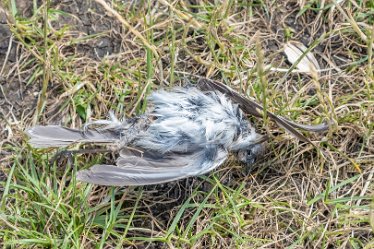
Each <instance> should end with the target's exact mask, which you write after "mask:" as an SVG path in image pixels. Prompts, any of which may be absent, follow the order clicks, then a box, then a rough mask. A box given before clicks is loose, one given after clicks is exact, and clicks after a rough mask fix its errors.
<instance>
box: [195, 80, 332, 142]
mask: <svg viewBox="0 0 374 249" xmlns="http://www.w3.org/2000/svg"><path fill="white" fill-rule="evenodd" d="M197 86H198V88H199V89H200V90H202V91H219V92H221V93H224V94H226V95H227V96H228V97H229V98H230V99H231V100H232V101H233V102H235V103H237V104H238V105H239V106H240V108H241V109H242V110H243V112H244V113H246V114H250V115H253V116H255V117H257V118H263V116H264V114H263V111H264V108H263V107H262V106H261V105H259V104H258V103H256V102H255V101H253V100H251V99H249V98H246V97H243V96H242V95H240V94H239V93H237V92H236V91H234V90H233V89H231V88H230V87H228V86H227V85H225V84H222V83H220V82H218V81H213V80H208V79H200V80H198V82H197ZM267 116H268V117H269V118H270V119H271V120H273V121H275V122H276V123H277V124H278V125H280V126H282V127H283V128H284V129H286V130H287V131H288V132H289V133H291V134H292V135H294V136H295V137H296V138H298V139H299V140H301V141H303V142H307V143H311V144H313V143H312V142H311V141H310V140H309V139H308V138H307V137H305V136H304V135H303V134H301V133H300V132H299V131H298V130H296V128H299V129H303V130H306V131H311V132H322V131H326V130H328V129H329V124H328V123H322V124H319V125H303V124H298V123H295V122H293V121H291V120H288V119H286V118H284V117H282V116H280V115H276V114H274V113H272V112H269V111H267Z"/></svg>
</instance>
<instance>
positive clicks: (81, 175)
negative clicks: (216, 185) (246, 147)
mask: <svg viewBox="0 0 374 249" xmlns="http://www.w3.org/2000/svg"><path fill="white" fill-rule="evenodd" d="M226 158H227V151H225V150H224V149H220V148H217V147H210V148H206V149H204V150H201V151H196V152H193V153H188V154H175V153H174V154H172V153H170V154H165V155H162V156H161V155H156V154H150V153H144V154H143V155H140V154H138V153H133V152H131V151H128V150H122V151H121V155H120V157H119V158H118V160H117V166H115V165H94V166H92V167H91V168H90V169H88V170H81V171H79V172H78V174H77V179H78V180H80V181H83V182H88V183H93V184H98V185H107V186H139V185H152V184H160V183H165V182H170V181H175V180H179V179H182V178H187V177H191V176H198V175H202V174H205V173H207V172H209V171H211V170H213V169H214V168H216V167H218V166H219V165H221V164H222V163H223V162H224V161H225V160H226Z"/></svg>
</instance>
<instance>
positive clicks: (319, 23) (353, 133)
mask: <svg viewBox="0 0 374 249" xmlns="http://www.w3.org/2000/svg"><path fill="white" fill-rule="evenodd" d="M113 2H114V5H110V3H109V2H108V1H103V0H96V1H73V0H72V1H66V2H64V1H44V2H43V5H40V3H38V1H32V2H30V4H27V1H13V0H7V1H5V2H4V7H3V8H2V10H0V13H1V14H3V13H6V14H7V18H5V15H4V18H2V19H1V20H0V21H1V23H2V24H0V25H1V30H0V31H2V33H4V34H5V35H4V36H2V37H0V62H1V63H2V64H1V65H0V70H1V71H0V120H1V122H0V131H1V133H0V137H1V139H0V149H1V150H0V171H2V173H1V175H0V177H1V178H2V179H3V182H0V192H3V194H2V200H1V203H0V226H1V227H2V229H1V230H0V234H1V236H2V242H3V243H4V245H8V246H11V247H15V248H20V247H27V248H29V247H32V248H37V247H58V248H63V247H66V248H71V247H77V248H78V247H81V248H93V247H99V248H112V247H117V248H121V247H122V246H124V247H136V248H144V247H148V248H166V247H170V248H205V247H217V248H236V247H238V248H285V247H289V248H373V247H374V239H373V232H372V229H373V222H374V221H373V220H374V218H373V194H374V188H373V179H372V178H373V173H374V167H373V160H374V153H373V152H374V146H373V134H372V133H373V128H374V127H373V122H374V115H373V112H374V102H373V96H374V84H373V83H374V78H373V40H374V28H373V22H374V18H373V15H374V4H373V3H372V2H370V1H357V2H356V1H350V0H347V1H338V2H340V3H339V4H340V5H336V2H335V1H332V2H330V1H321V2H320V3H317V2H316V1H293V0H288V1H253V2H251V1H249V2H246V1H243V2H242V1H223V2H222V3H219V4H212V3H210V2H209V1H176V2H170V1H166V0H162V1H154V2H153V1H150V2H146V3H143V2H142V1H131V2H130V1H113ZM105 3H106V4H105ZM33 4H34V9H33ZM103 4H104V5H103ZM5 23H6V24H5ZM7 27H9V29H10V31H8V30H7ZM289 40H293V41H298V42H302V43H303V44H304V45H306V46H307V47H313V49H312V50H311V52H312V53H313V54H314V56H315V57H316V58H317V61H318V63H319V65H320V67H321V69H322V72H320V75H319V77H318V78H316V77H311V76H308V75H307V74H299V73H294V72H291V71H287V70H269V68H270V67H272V68H277V69H279V68H281V69H288V68H290V67H291V65H290V64H288V63H287V61H286V57H285V55H284V53H283V52H282V49H283V46H284V44H285V43H286V42H287V41H289ZM257 41H259V42H260V45H261V50H262V52H263V53H264V61H263V65H264V66H263V68H262V69H264V75H259V72H261V71H262V70H257V69H258V67H257V65H258V52H257V53H256V42H257ZM196 77H207V78H212V79H216V80H219V81H222V82H224V83H226V84H229V85H231V86H232V87H233V88H235V89H237V90H238V91H241V92H243V93H245V94H247V95H248V96H251V97H254V98H256V99H257V100H258V102H261V103H264V102H263V96H265V97H266V105H267V107H266V108H267V109H269V110H271V111H273V112H275V113H277V114H281V115H284V116H287V117H290V118H291V119H292V120H295V121H298V122H301V123H320V122H322V121H323V120H325V119H330V120H333V121H334V123H335V124H334V125H333V126H332V127H331V129H330V131H329V132H328V133H327V134H317V135H316V134H307V136H308V137H309V138H310V139H312V140H313V141H315V142H316V144H317V145H318V149H316V148H313V147H312V146H311V145H308V144H303V143H300V142H298V141H296V140H295V139H293V138H292V137H290V136H289V135H287V134H285V133H284V132H283V131H282V129H280V128H279V127H277V126H276V125H275V124H273V123H264V122H263V121H261V120H253V122H254V123H255V125H256V127H257V128H258V130H263V131H265V130H267V131H269V132H271V134H273V136H272V138H273V139H272V141H271V143H270V144H269V146H268V150H267V153H266V154H265V155H264V157H263V159H262V160H260V161H259V162H257V163H256V164H255V165H253V167H252V168H251V169H245V168H243V167H242V166H241V165H238V163H237V162H236V161H235V160H230V161H229V162H228V163H227V164H226V165H225V166H223V167H221V168H219V169H218V170H217V171H216V172H213V173H212V174H210V175H209V176H206V177H201V178H192V179H186V180H182V181H179V182H173V183H170V184H163V185H158V186H149V187H144V188H125V189H118V188H103V187H98V186H89V185H86V184H82V183H77V182H75V180H74V175H75V172H76V169H77V168H82V167H89V166H90V165H92V164H94V163H95V162H97V161H103V160H107V161H110V160H112V158H111V155H98V156H97V155H94V156H92V155H91V156H75V157H73V158H67V159H62V160H60V162H59V163H58V164H50V163H49V157H51V156H53V152H51V153H49V154H46V152H45V151H43V152H41V151H33V150H31V148H30V147H28V146H27V143H26V138H25V136H24V133H23V131H24V129H25V127H29V126H31V125H33V124H35V123H41V124H47V123H48V124H63V125H66V126H70V127H80V126H82V124H83V123H85V122H86V121H87V120H88V119H93V118H104V117H106V115H107V113H108V111H109V110H114V111H115V112H116V114H117V115H118V116H124V115H126V116H131V115H135V114H137V113H141V112H142V111H144V109H145V107H146V101H145V97H146V95H147V94H148V93H149V91H150V90H151V89H157V88H160V87H170V86H173V85H179V84H182V83H183V82H185V81H186V80H190V81H193V80H194V79H196ZM264 84H266V86H267V87H266V91H265V92H264V91H263V86H264ZM1 178H0V179H1ZM370 217H371V218H370ZM370 220H371V223H370ZM370 224H371V225H370ZM0 241H1V240H0Z"/></svg>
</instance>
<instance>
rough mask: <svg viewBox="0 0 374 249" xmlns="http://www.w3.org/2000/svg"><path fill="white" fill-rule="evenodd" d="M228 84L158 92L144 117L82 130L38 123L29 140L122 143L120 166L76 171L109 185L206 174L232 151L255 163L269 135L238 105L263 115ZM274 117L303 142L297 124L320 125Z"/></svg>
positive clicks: (53, 143)
mask: <svg viewBox="0 0 374 249" xmlns="http://www.w3.org/2000/svg"><path fill="white" fill-rule="evenodd" d="M213 85H214V84H213ZM209 86H211V84H210V85H209ZM214 86H215V85H214ZM219 87H221V88H222V86H221V85H218V88H219ZM223 89H225V90H226V92H225V91H222V92H220V91H219V89H218V90H217V89H213V90H211V91H206V92H202V91H200V90H199V89H197V88H195V87H185V88H181V87H175V88H173V89H172V90H170V91H164V90H161V91H157V92H153V93H152V94H151V95H150V97H149V102H150V108H149V109H148V110H147V112H146V113H145V114H144V115H142V116H138V117H135V118H132V119H128V120H123V121H120V120H118V119H117V118H116V117H115V116H114V115H113V114H112V113H110V119H109V120H98V121H93V122H89V123H87V124H86V125H85V126H84V129H83V130H82V131H80V130H74V129H69V128H64V127H61V126H52V125H50V126H36V127H33V128H31V129H29V130H28V131H27V134H28V135H29V136H30V140H29V143H30V144H31V145H32V146H34V147H37V148H47V147H62V146H68V145H70V144H73V143H109V144H113V143H115V144H117V145H119V147H120V153H119V157H118V159H117V163H116V164H117V165H116V166H115V165H95V166H93V167H91V168H90V169H88V170H81V171H79V172H78V175H77V179H78V180H80V181H84V182H88V183H94V184H100V185H110V186H129V185H149V184H157V183H164V182H169V181H174V180H178V179H182V178H186V177H190V176H198V175H202V174H205V173H207V172H209V171H211V170H213V169H215V168H216V167H218V166H219V165H221V164H222V163H223V162H224V161H225V160H226V158H227V156H228V153H229V152H235V153H237V154H238V157H239V159H240V160H241V161H243V162H245V163H249V164H251V163H253V162H254V161H255V159H256V157H258V156H259V155H261V154H262V153H263V148H264V147H263V144H262V143H263V142H264V141H265V140H266V136H261V135H259V134H258V133H256V131H255V129H254V127H253V126H252V124H251V123H250V122H249V121H248V120H247V119H246V118H245V116H244V114H243V113H242V111H241V109H240V108H239V105H241V106H242V108H245V110H247V111H248V110H249V111H252V112H253V113H254V115H255V116H257V117H258V116H261V115H260V114H261V113H260V111H259V110H258V109H259V105H258V104H251V105H250V106H247V107H245V106H243V100H242V97H238V96H239V95H238V94H237V95H235V94H234V93H233V92H232V90H230V91H227V89H226V88H223ZM215 90H217V91H215ZM231 99H233V101H234V102H235V103H233V102H232V100H231ZM240 101H241V102H240ZM244 103H248V102H244ZM250 103H252V102H250ZM270 117H274V119H275V120H276V121H277V122H278V123H280V124H281V125H283V124H284V126H286V128H288V129H287V130H289V131H291V132H293V134H296V135H299V136H298V137H299V138H300V139H302V140H303V141H304V140H305V139H306V138H305V137H304V136H303V135H302V134H300V133H298V131H297V130H295V128H309V130H313V129H315V130H320V129H321V127H317V128H313V127H312V128H310V127H308V126H303V125H299V124H295V123H293V122H291V121H288V120H286V119H284V118H283V117H280V116H276V115H273V116H270ZM322 128H324V127H322ZM304 138H305V139H304ZM306 140H307V139H306ZM307 141H309V140H307ZM129 147H131V148H133V149H128V148H129Z"/></svg>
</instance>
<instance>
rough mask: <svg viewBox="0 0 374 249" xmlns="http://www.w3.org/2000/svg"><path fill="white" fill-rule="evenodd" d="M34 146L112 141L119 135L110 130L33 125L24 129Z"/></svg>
mask: <svg viewBox="0 0 374 249" xmlns="http://www.w3.org/2000/svg"><path fill="white" fill-rule="evenodd" d="M26 133H27V135H28V136H29V137H30V140H29V143H30V144H31V146H33V147H35V148H49V147H64V146H68V145H70V144H73V143H91V142H96V143H114V142H116V141H118V140H119V135H117V134H115V133H114V132H110V131H103V132H101V131H97V130H91V129H89V130H87V131H84V132H83V131H80V130H75V129H70V128H65V127H62V126H58V125H47V126H34V127H32V128H30V129H28V130H27V131H26Z"/></svg>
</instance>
